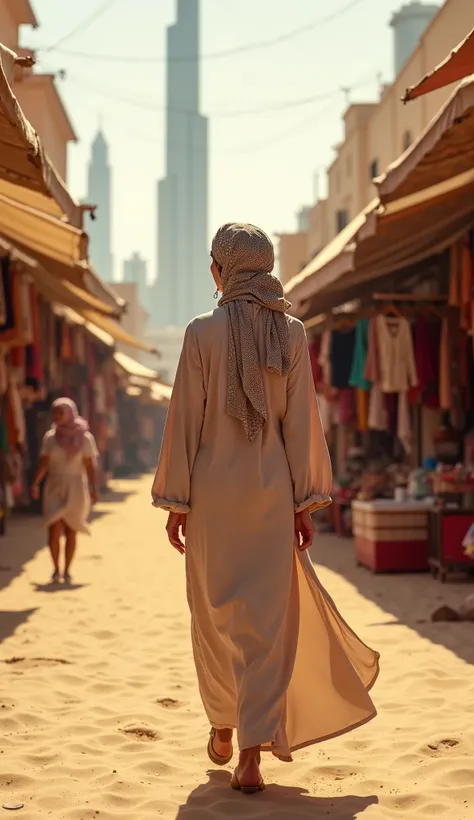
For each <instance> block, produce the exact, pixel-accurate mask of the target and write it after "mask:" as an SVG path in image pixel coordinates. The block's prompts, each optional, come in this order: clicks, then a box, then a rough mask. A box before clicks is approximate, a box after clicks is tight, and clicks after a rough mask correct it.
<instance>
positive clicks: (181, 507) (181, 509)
mask: <svg viewBox="0 0 474 820" xmlns="http://www.w3.org/2000/svg"><path fill="white" fill-rule="evenodd" d="M152 504H153V506H154V507H158V508H161V509H162V510H166V512H173V513H181V515H187V513H189V512H191V507H190V506H189V505H188V504H182V503H181V502H180V501H169V499H167V498H157V497H155V496H153V500H152Z"/></svg>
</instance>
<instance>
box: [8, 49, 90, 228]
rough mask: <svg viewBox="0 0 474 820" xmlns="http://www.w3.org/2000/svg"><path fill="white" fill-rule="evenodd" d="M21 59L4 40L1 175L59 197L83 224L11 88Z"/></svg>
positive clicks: (76, 223) (73, 220)
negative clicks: (15, 70)
mask: <svg viewBox="0 0 474 820" xmlns="http://www.w3.org/2000/svg"><path fill="white" fill-rule="evenodd" d="M19 60H20V58H19V57H18V55H17V54H15V52H13V51H10V49H8V48H6V47H5V46H4V45H1V44H0V178H1V179H5V180H6V181H7V182H12V183H15V184H17V185H21V186H23V187H24V188H28V189H30V190H32V191H35V192H37V193H39V194H43V195H44V196H46V197H48V198H50V199H53V200H55V201H56V203H57V204H58V205H59V207H60V209H61V211H62V213H63V214H65V216H66V217H67V219H68V221H69V222H70V223H71V225H73V226H75V227H76V228H81V226H82V208H81V206H80V205H78V204H77V202H75V201H74V199H73V198H72V196H71V195H70V193H69V191H68V190H67V188H66V185H65V183H64V182H63V180H62V179H61V177H60V176H59V174H58V172H57V171H56V169H55V168H54V166H53V164H52V163H51V162H50V160H49V159H48V157H47V155H46V153H45V151H44V149H43V146H42V143H41V140H40V139H39V137H38V135H37V134H36V132H35V130H34V128H33V126H32V125H31V123H30V122H28V120H27V119H26V117H25V115H24V114H23V111H22V110H21V108H20V106H19V104H18V100H17V99H16V97H15V95H14V94H13V91H12V89H11V86H10V83H11V80H12V77H13V71H14V69H15V66H16V65H17V64H18V62H19Z"/></svg>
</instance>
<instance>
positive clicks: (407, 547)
mask: <svg viewBox="0 0 474 820" xmlns="http://www.w3.org/2000/svg"><path fill="white" fill-rule="evenodd" d="M429 510H430V507H429V505H427V504H425V503H424V502H420V501H409V502H396V501H390V500H376V501H354V502H353V504H352V528H353V532H354V537H355V549H356V558H357V562H358V563H359V564H361V565H362V566H364V567H367V568H368V569H371V570H372V571H373V572H422V571H426V570H427V569H428V531H429V523H428V516H429Z"/></svg>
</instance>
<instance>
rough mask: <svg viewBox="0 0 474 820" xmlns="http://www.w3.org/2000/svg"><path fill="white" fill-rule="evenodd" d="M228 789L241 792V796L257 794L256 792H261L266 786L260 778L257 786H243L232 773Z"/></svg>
mask: <svg viewBox="0 0 474 820" xmlns="http://www.w3.org/2000/svg"><path fill="white" fill-rule="evenodd" d="M230 788H231V789H235V791H241V792H242V793H243V794H257V792H263V791H264V789H265V788H266V786H265V782H264V780H263V777H261V778H260V783H259V784H258V786H243V785H242V784H241V783H240V782H239V778H238V777H237V775H236V773H235V772H234V774H233V775H232V780H231V781H230Z"/></svg>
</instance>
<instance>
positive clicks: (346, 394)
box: [339, 387, 357, 424]
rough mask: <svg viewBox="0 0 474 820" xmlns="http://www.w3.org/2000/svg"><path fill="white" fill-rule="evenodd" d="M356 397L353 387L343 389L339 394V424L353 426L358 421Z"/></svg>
mask: <svg viewBox="0 0 474 820" xmlns="http://www.w3.org/2000/svg"><path fill="white" fill-rule="evenodd" d="M356 415H357V413H356V404H355V395H354V390H353V389H352V387H343V389H342V390H341V391H340V392H339V422H340V424H352V422H354V421H355V419H356Z"/></svg>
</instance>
